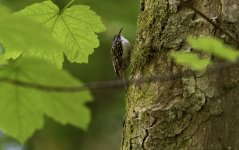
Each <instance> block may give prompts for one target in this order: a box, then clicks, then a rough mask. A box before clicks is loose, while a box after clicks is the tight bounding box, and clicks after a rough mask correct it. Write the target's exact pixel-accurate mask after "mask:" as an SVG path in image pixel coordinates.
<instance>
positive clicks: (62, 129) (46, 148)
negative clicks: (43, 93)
mask: <svg viewBox="0 0 239 150" xmlns="http://www.w3.org/2000/svg"><path fill="white" fill-rule="evenodd" d="M40 1H42V0H0V3H1V4H4V5H7V6H8V7H10V8H11V9H12V10H13V11H17V10H19V9H22V8H24V7H25V6H27V5H30V4H32V3H35V2H40ZM54 2H55V3H57V4H58V5H59V6H60V7H62V6H64V5H65V4H66V3H68V0H54ZM73 4H84V5H88V6H90V7H91V9H92V10H94V11H95V12H96V13H97V14H98V15H99V16H101V17H102V21H103V23H104V25H105V26H106V29H107V30H106V31H105V32H104V33H101V34H100V35H99V40H100V47H99V48H97V49H95V52H94V53H93V54H92V55H90V56H89V63H88V64H71V63H69V62H67V60H65V63H64V68H65V69H67V70H68V71H69V72H71V74H72V75H73V76H75V77H77V78H79V79H80V80H81V81H83V82H94V81H106V80H114V79H116V77H115V75H114V71H113V68H112V64H111V57H110V46H111V40H112V37H113V36H114V35H115V34H117V33H118V31H119V29H120V28H121V27H123V28H124V29H123V35H124V36H125V37H126V38H128V39H129V41H131V43H133V41H134V39H135V31H136V18H137V13H138V2H137V1H134V0H120V1H119V0H76V2H74V3H73ZM92 94H93V97H94V101H93V102H91V103H89V104H88V105H89V107H90V109H91V111H92V121H91V124H90V126H89V130H88V131H83V130H81V129H78V128H74V127H72V126H70V125H68V126H63V125H60V124H58V123H56V122H54V121H53V120H52V119H49V118H46V122H45V126H44V128H43V129H41V130H39V131H37V132H35V134H34V135H33V137H31V138H30V139H29V140H28V141H27V143H26V144H25V145H24V146H23V147H22V146H20V145H19V144H18V142H17V141H15V140H13V139H11V138H10V137H7V136H5V135H3V134H0V150H23V149H24V150H117V149H119V148H120V144H121V136H122V124H123V118H124V108H125V103H124V90H120V89H108V90H97V91H92ZM79 119H80V118H79Z"/></svg>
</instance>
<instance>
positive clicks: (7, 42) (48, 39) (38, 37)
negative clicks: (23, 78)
mask: <svg viewBox="0 0 239 150" xmlns="http://www.w3.org/2000/svg"><path fill="white" fill-rule="evenodd" d="M0 43H1V44H2V45H3V46H4V52H5V53H4V54H3V55H5V56H3V57H2V56H0V57H1V58H0V59H3V58H4V59H10V58H13V59H15V58H16V57H17V56H20V55H21V54H23V55H34V56H39V54H41V57H44V58H45V59H47V60H48V61H51V62H53V63H56V64H57V66H59V67H61V65H62V64H61V63H62V61H63V51H60V50H59V49H62V46H61V44H60V43H59V42H58V41H57V40H56V39H54V38H53V36H52V35H51V33H50V31H49V29H46V28H45V27H43V26H42V25H41V24H40V23H38V22H36V21H33V20H32V19H30V18H27V17H25V16H16V15H11V13H10V11H9V10H8V9H7V8H6V7H4V6H2V5H0ZM56 52H57V53H58V54H59V53H62V54H61V55H57V56H56V55H54V54H55V53H56ZM54 56H55V57H54ZM52 57H54V59H53V58H52ZM0 61H1V62H2V61H4V60H0ZM59 62H61V63H59Z"/></svg>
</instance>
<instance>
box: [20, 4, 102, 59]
mask: <svg viewBox="0 0 239 150" xmlns="http://www.w3.org/2000/svg"><path fill="white" fill-rule="evenodd" d="M39 10H40V11H39ZM18 14H21V15H25V16H31V17H33V19H35V20H37V21H39V22H41V23H43V24H44V25H45V26H46V27H47V28H48V29H50V30H51V32H52V35H53V36H54V37H55V38H56V39H58V40H59V41H60V42H61V43H62V44H64V45H65V49H64V52H65V54H66V56H67V58H68V59H69V60H70V61H71V62H77V63H87V62H88V56H89V55H90V54H91V53H93V50H94V48H96V47H98V46H99V41H98V39H97V35H96V34H95V33H98V32H102V31H104V30H105V27H104V25H103V24H102V22H101V19H100V17H99V16H97V15H96V14H95V12H94V11H92V10H90V9H89V7H88V6H83V5H74V6H72V7H70V8H66V9H63V10H61V11H60V10H59V8H58V7H57V6H56V5H55V4H54V3H53V2H51V1H45V2H42V3H37V4H33V5H31V6H29V7H26V8H25V9H23V10H22V11H20V12H19V13H18Z"/></svg>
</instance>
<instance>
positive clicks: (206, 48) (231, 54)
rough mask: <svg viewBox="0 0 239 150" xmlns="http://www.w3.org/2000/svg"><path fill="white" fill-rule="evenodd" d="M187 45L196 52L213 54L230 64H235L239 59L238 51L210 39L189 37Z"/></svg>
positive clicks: (219, 41)
mask: <svg viewBox="0 0 239 150" xmlns="http://www.w3.org/2000/svg"><path fill="white" fill-rule="evenodd" d="M188 43H189V44H190V45H191V46H192V47H193V48H195V49H197V50H200V51H203V52H205V53H209V54H213V55H215V56H218V57H220V58H223V59H226V60H228V61H231V62H235V61H236V60H237V59H238V58H239V51H238V50H236V49H234V48H232V47H230V46H228V45H226V44H224V43H223V42H222V41H221V40H218V39H215V38H212V37H199V38H193V37H189V38H188Z"/></svg>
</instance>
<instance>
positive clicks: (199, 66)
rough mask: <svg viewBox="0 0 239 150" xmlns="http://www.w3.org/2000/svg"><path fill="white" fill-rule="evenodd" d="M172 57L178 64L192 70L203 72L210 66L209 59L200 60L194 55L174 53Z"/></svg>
mask: <svg viewBox="0 0 239 150" xmlns="http://www.w3.org/2000/svg"><path fill="white" fill-rule="evenodd" d="M170 55H171V56H172V57H173V58H174V60H175V62H176V63H177V64H180V65H185V66H188V67H190V68H191V69H192V70H197V71H202V70H205V69H206V67H207V66H208V65H209V64H210V59H209V58H206V59H205V58H204V59H200V58H198V56H197V54H193V53H185V52H174V51H172V52H171V53H170Z"/></svg>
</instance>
